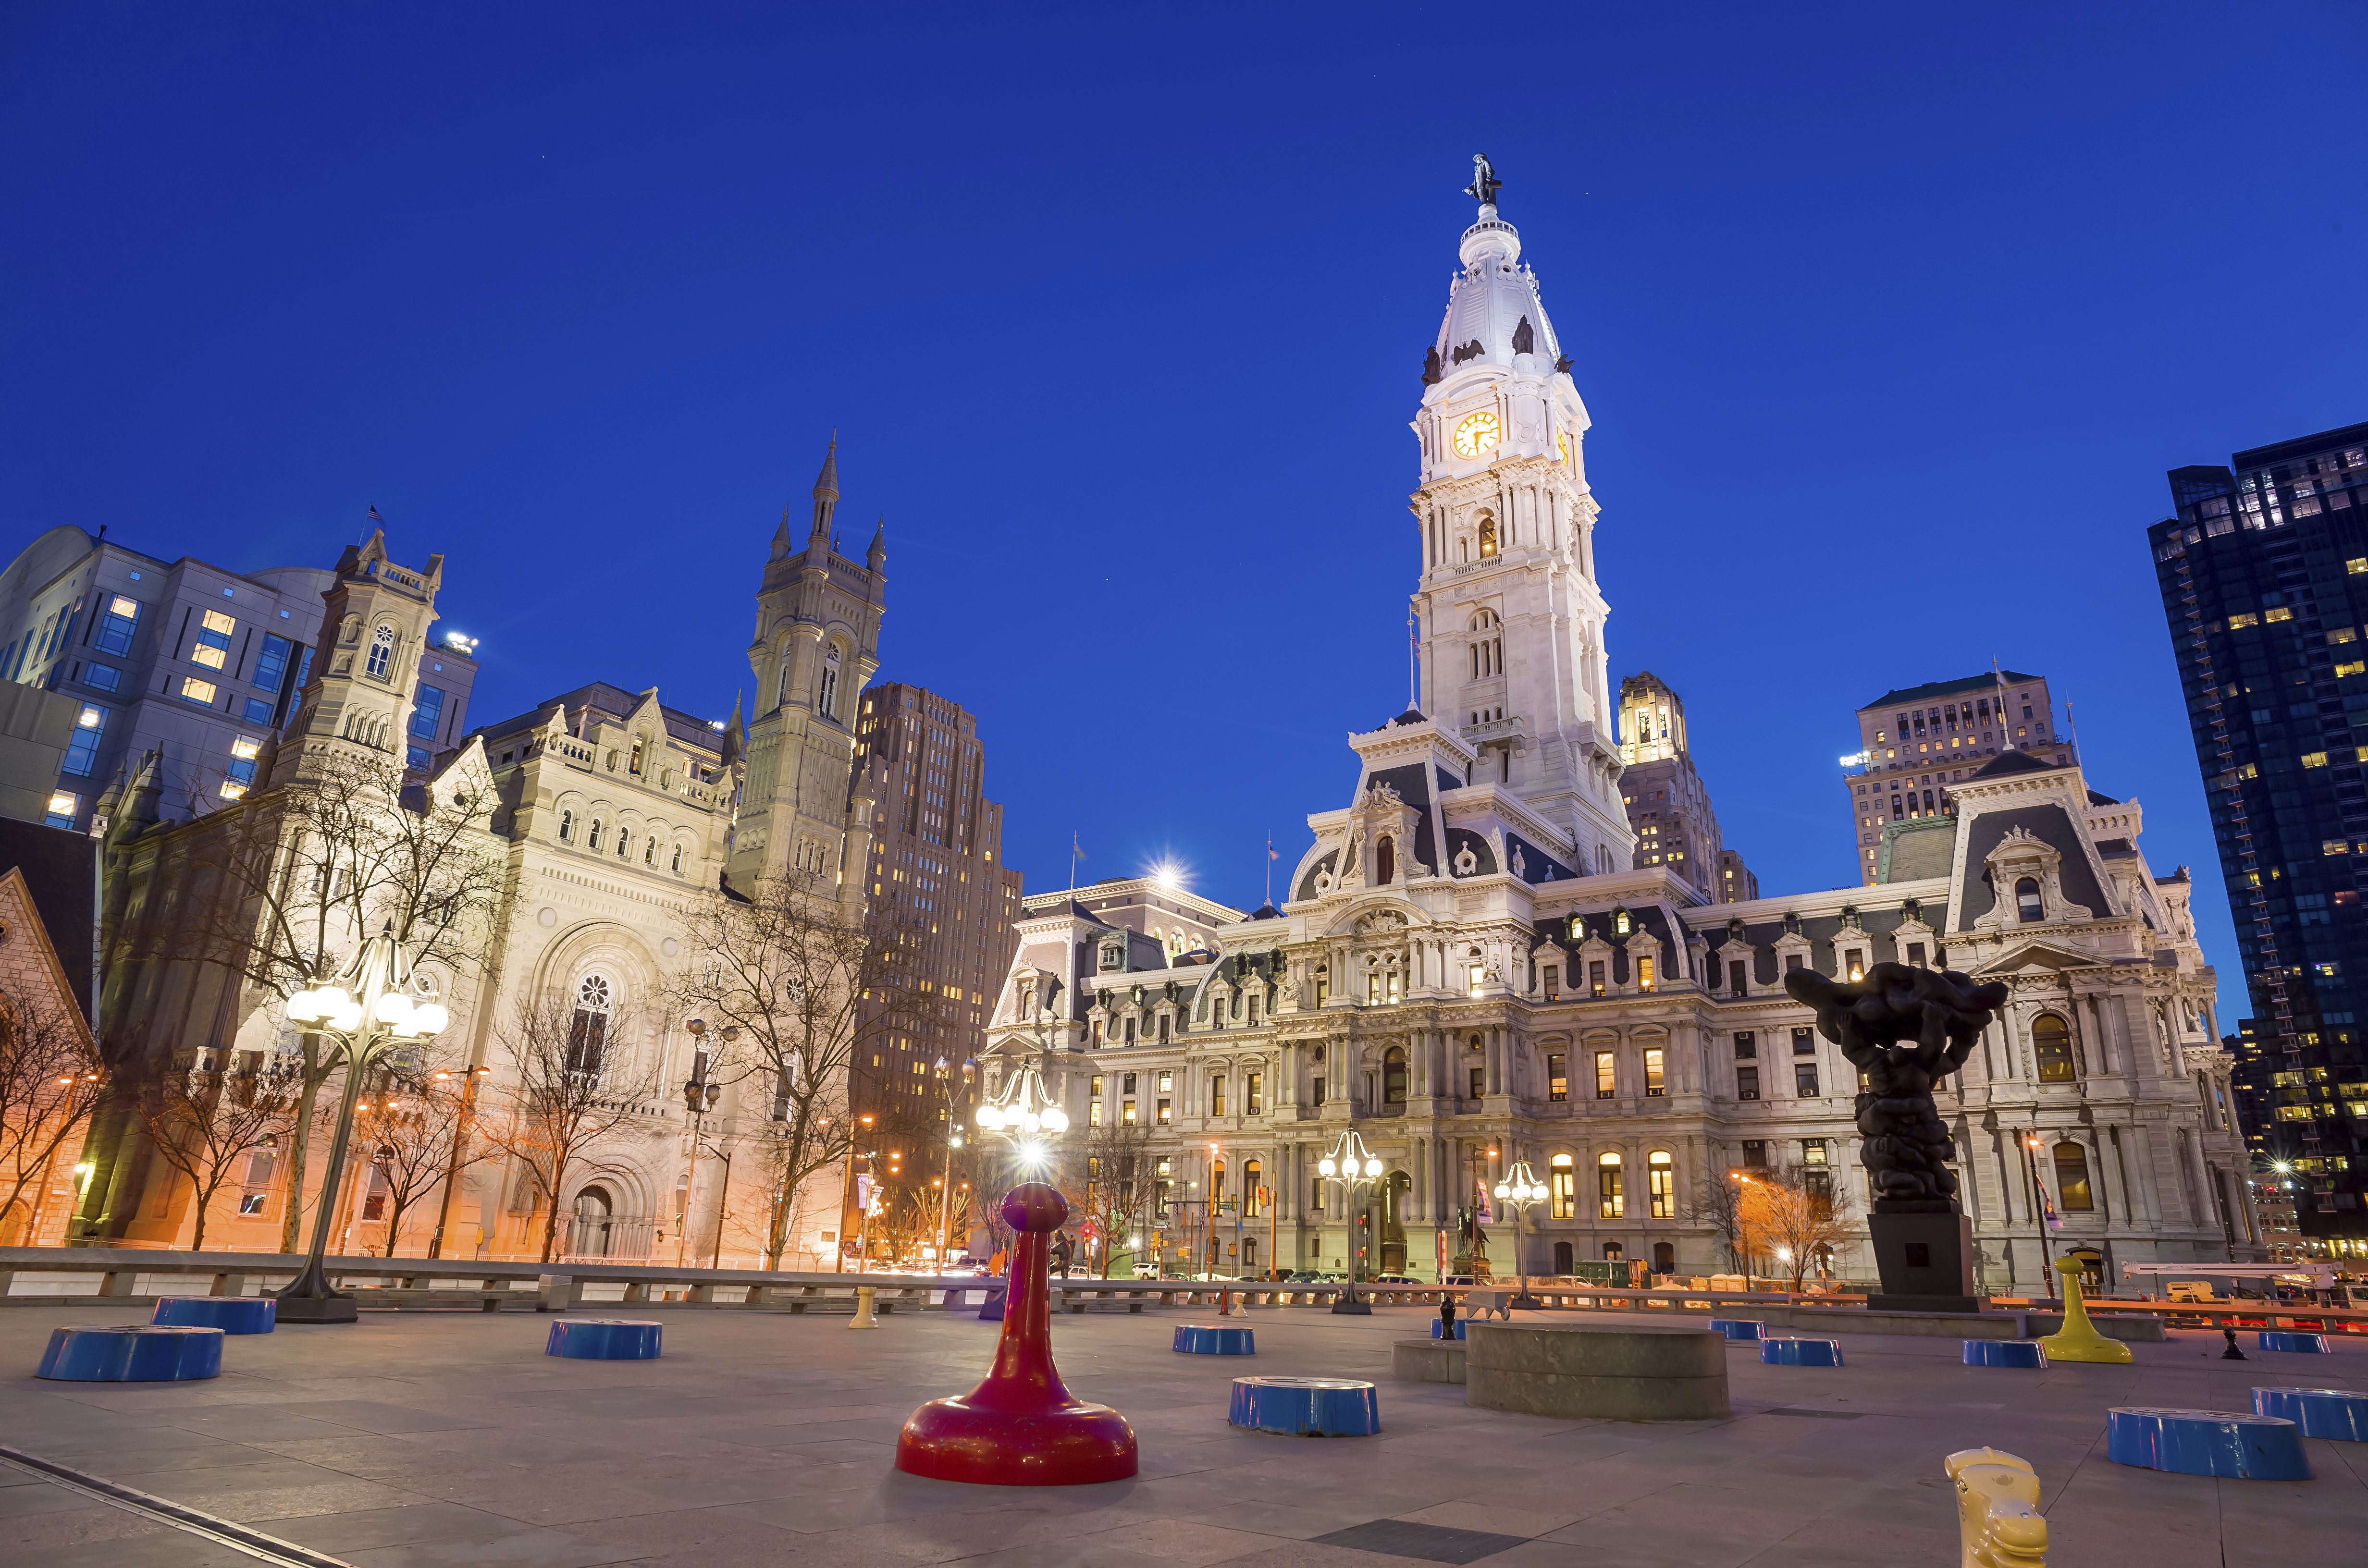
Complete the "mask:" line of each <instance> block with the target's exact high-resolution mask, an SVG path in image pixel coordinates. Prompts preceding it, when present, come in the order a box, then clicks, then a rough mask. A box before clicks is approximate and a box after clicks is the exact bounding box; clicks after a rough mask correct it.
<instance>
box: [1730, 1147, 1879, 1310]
mask: <svg viewBox="0 0 2368 1568" xmlns="http://www.w3.org/2000/svg"><path fill="white" fill-rule="evenodd" d="M1736 1186H1737V1187H1738V1188H1739V1189H1740V1200H1739V1202H1738V1205H1737V1207H1738V1209H1739V1211H1740V1212H1739V1214H1738V1218H1739V1220H1740V1221H1741V1224H1742V1229H1743V1233H1744V1239H1745V1245H1746V1247H1747V1249H1749V1248H1751V1247H1753V1246H1754V1244H1756V1245H1757V1247H1758V1248H1760V1249H1764V1250H1765V1251H1767V1252H1769V1253H1770V1254H1772V1255H1774V1256H1775V1257H1776V1260H1777V1261H1778V1263H1780V1264H1781V1265H1782V1266H1783V1268H1784V1270H1785V1271H1787V1272H1789V1273H1790V1274H1791V1275H1792V1277H1793V1290H1795V1291H1797V1290H1800V1289H1801V1280H1802V1278H1803V1277H1804V1275H1806V1274H1807V1272H1808V1271H1809V1269H1810V1268H1811V1267H1814V1266H1815V1264H1816V1259H1817V1255H1818V1253H1819V1252H1820V1251H1821V1250H1822V1249H1827V1248H1830V1247H1831V1246H1832V1245H1833V1244H1836V1243H1838V1242H1845V1241H1848V1240H1849V1239H1850V1237H1851V1236H1852V1235H1853V1234H1854V1233H1856V1229H1857V1227H1856V1226H1855V1225H1854V1224H1853V1223H1852V1222H1851V1220H1850V1197H1849V1194H1848V1193H1847V1192H1843V1193H1837V1192H1836V1191H1835V1190H1834V1183H1833V1179H1832V1173H1831V1172H1829V1171H1827V1170H1824V1169H1821V1168H1811V1167H1805V1166H1801V1165H1772V1166H1770V1167H1769V1168H1768V1169H1766V1170H1756V1171H1753V1172H1751V1173H1750V1176H1749V1179H1748V1181H1744V1182H1739V1183H1737V1184H1736Z"/></svg>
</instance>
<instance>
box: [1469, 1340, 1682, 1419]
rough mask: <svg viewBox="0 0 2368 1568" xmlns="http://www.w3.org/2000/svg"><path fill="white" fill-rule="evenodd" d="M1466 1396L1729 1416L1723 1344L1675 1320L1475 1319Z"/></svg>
mask: <svg viewBox="0 0 2368 1568" xmlns="http://www.w3.org/2000/svg"><path fill="white" fill-rule="evenodd" d="M1463 1403H1466V1404H1473V1405H1478V1406H1480V1407H1481V1408H1483V1409H1486V1410H1509V1411H1513V1412H1515V1413H1517V1414H1519V1415H1556V1416H1561V1417H1563V1418H1564V1419H1565V1420H1572V1419H1589V1418H1591V1419H1598V1420H1607V1421H1715V1420H1724V1419H1725V1417H1726V1416H1727V1415H1728V1414H1729V1412H1728V1408H1727V1403H1726V1341H1725V1339H1724V1338H1722V1337H1720V1336H1719V1335H1715V1334H1713V1333H1711V1332H1710V1330H1708V1329H1706V1328H1695V1327H1692V1326H1691V1325H1686V1326H1679V1325H1677V1324H1671V1325H1670V1326H1668V1327H1667V1328H1661V1327H1652V1328H1589V1327H1576V1326H1575V1327H1570V1328H1562V1327H1545V1326H1537V1325H1531V1324H1508V1323H1481V1324H1473V1325H1472V1333H1471V1335H1470V1336H1469V1338H1468V1340H1467V1342H1466V1344H1465V1346H1464V1358H1463Z"/></svg>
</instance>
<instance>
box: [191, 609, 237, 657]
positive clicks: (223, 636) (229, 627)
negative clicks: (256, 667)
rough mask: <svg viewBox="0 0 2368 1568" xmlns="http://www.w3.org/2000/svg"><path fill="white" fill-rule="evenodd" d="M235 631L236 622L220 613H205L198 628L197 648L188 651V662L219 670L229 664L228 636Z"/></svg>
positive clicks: (213, 610) (215, 610) (215, 611)
mask: <svg viewBox="0 0 2368 1568" xmlns="http://www.w3.org/2000/svg"><path fill="white" fill-rule="evenodd" d="M237 630H238V622H237V621H235V620H233V619H231V618H230V617H228V616H226V615H224V614H223V613H222V611H220V610H218V609H210V610H208V611H206V613H205V615H204V617H203V618H202V619H201V620H200V621H199V626H198V642H197V646H195V647H193V648H191V649H190V650H189V662H190V663H192V664H199V665H205V666H206V668H208V669H210V670H218V669H221V668H222V666H223V665H226V664H228V663H229V662H230V634H231V633H232V632H233V631H237Z"/></svg>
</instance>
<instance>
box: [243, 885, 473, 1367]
mask: <svg viewBox="0 0 2368 1568" xmlns="http://www.w3.org/2000/svg"><path fill="white" fill-rule="evenodd" d="M410 985H411V960H409V959H407V958H405V957H404V955H403V950H402V949H400V948H398V947H397V946H396V945H395V940H394V923H393V921H391V920H390V921H388V922H387V923H386V926H384V927H383V928H382V929H381V931H380V932H379V934H378V935H377V936H375V937H370V939H369V940H367V941H365V942H364V943H362V946H361V950H360V951H359V952H358V953H356V954H355V955H354V961H353V963H352V964H351V965H350V966H348V967H347V970H346V971H345V973H343V974H342V975H340V976H338V978H337V982H336V983H330V984H326V985H321V986H316V987H314V988H313V989H312V990H310V991H299V992H298V993H296V994H295V995H293V996H290V998H288V1021H289V1022H290V1023H292V1024H298V1025H302V1026H304V1027H305V1028H307V1029H308V1030H309V1031H310V1032H311V1033H313V1034H318V1035H324V1036H326V1037H327V1038H328V1040H330V1042H331V1043H332V1045H334V1046H336V1048H338V1049H339V1050H341V1051H343V1052H344V1054H345V1059H346V1090H345V1094H344V1095H343V1096H341V1097H340V1098H339V1100H338V1102H337V1131H336V1136H335V1137H334V1138H332V1139H331V1140H330V1142H329V1165H328V1168H327V1170H326V1171H324V1173H323V1175H322V1180H321V1199H320V1201H319V1203H318V1204H317V1205H315V1207H314V1210H313V1246H312V1251H311V1252H310V1253H309V1254H308V1255H307V1256H306V1257H305V1260H304V1268H303V1271H302V1273H300V1274H298V1275H297V1276H296V1278H294V1279H293V1280H291V1281H290V1282H289V1284H288V1286H287V1288H286V1289H284V1290H281V1291H280V1292H279V1307H278V1308H277V1309H276V1311H277V1312H278V1315H279V1318H280V1319H281V1320H283V1321H285V1322H289V1323H353V1322H355V1321H357V1313H356V1311H355V1306H354V1299H353V1298H352V1297H351V1296H348V1295H347V1294H345V1293H344V1292H342V1291H340V1290H334V1289H332V1288H331V1287H330V1284H329V1278H328V1276H327V1274H326V1273H324V1271H323V1269H322V1267H321V1258H322V1256H323V1255H324V1253H325V1252H326V1251H327V1250H328V1245H329V1210H331V1209H333V1208H334V1207H336V1205H335V1203H334V1202H333V1201H332V1197H333V1195H334V1194H335V1193H336V1190H337V1187H338V1184H339V1182H340V1181H341V1180H343V1178H344V1176H345V1169H346V1145H347V1143H348V1142H351V1141H352V1139H353V1132H354V1107H355V1105H356V1103H357V1102H358V1101H359V1100H360V1098H361V1092H362V1080H363V1078H364V1077H365V1076H367V1075H368V1074H369V1072H370V1068H371V1067H373V1066H375V1065H376V1064H377V1062H379V1059H380V1058H381V1057H382V1056H384V1055H385V1054H386V1053H387V1051H390V1050H391V1049H393V1048H394V1047H396V1046H401V1045H412V1044H416V1043H417V1042H419V1041H421V1040H432V1039H434V1038H435V1037H436V1036H437V1035H439V1034H441V1033H443V1032H444V1029H445V1028H446V1026H447V1025H449V1024H450V1023H451V1021H452V1015H451V1013H450V1011H448V1010H447V1009H446V1008H445V1006H444V1005H443V1004H442V1003H440V1002H436V1001H432V1000H427V999H425V998H416V997H414V996H413V995H412V994H411V992H410Z"/></svg>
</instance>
